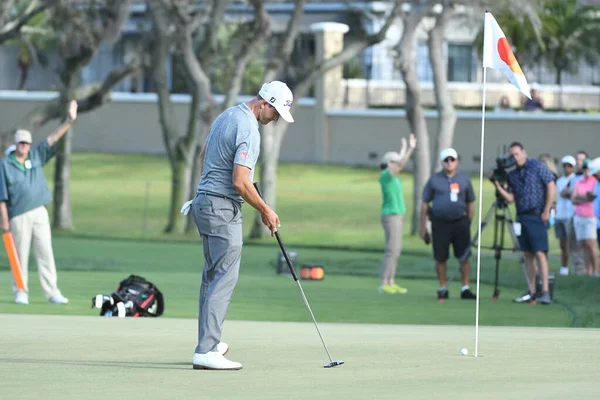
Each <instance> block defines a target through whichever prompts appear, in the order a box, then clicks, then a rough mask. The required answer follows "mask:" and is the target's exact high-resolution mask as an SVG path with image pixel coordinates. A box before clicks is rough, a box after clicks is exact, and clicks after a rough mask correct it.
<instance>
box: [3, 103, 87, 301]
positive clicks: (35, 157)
mask: <svg viewBox="0 0 600 400" xmlns="http://www.w3.org/2000/svg"><path fill="white" fill-rule="evenodd" d="M76 118H77V102H75V101H74V100H73V101H71V103H70V104H69V112H68V118H67V120H66V121H65V122H64V123H62V124H61V125H60V126H59V127H58V128H57V129H56V130H55V131H54V132H53V133H52V134H51V135H50V136H48V137H47V138H46V139H44V141H42V143H40V144H38V145H37V146H32V145H31V143H32V137H31V133H30V132H29V131H26V130H23V129H20V130H18V131H17V132H16V133H15V146H16V147H15V149H14V150H13V151H11V152H10V153H8V154H7V156H6V157H5V158H4V159H3V160H2V161H1V162H0V221H1V223H2V232H5V233H6V232H12V235H13V237H14V241H15V247H16V248H17V254H18V257H19V260H20V262H21V269H22V271H21V274H22V277H23V283H24V285H25V289H24V290H17V288H16V285H15V282H14V280H13V293H14V295H15V302H16V303H17V304H29V288H28V285H27V281H28V276H27V272H28V263H29V250H30V247H33V252H34V254H35V259H36V263H37V266H38V273H39V276H40V283H41V286H42V290H43V291H44V294H45V295H46V298H47V299H48V301H50V302H51V303H54V304H67V303H68V302H69V299H67V298H66V297H64V296H63V295H62V293H61V292H60V290H59V289H58V286H57V277H56V266H55V263H54V253H53V251H52V236H51V230H50V218H49V217H48V211H47V210H46V207H45V206H46V204H48V203H49V202H50V201H52V194H51V193H50V189H48V184H47V183H46V178H45V176H44V170H43V167H44V165H46V163H48V161H50V159H52V157H54V154H55V148H54V145H55V144H56V142H58V141H59V140H60V139H61V138H62V137H63V136H64V134H65V133H66V132H67V131H68V130H69V127H70V126H71V123H73V121H75V119H76Z"/></svg>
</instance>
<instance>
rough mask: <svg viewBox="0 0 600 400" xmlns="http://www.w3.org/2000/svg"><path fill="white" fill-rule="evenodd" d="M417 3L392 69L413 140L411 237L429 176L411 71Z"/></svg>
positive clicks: (422, 121)
mask: <svg viewBox="0 0 600 400" xmlns="http://www.w3.org/2000/svg"><path fill="white" fill-rule="evenodd" d="M417 4H418V2H417V1H414V0H413V2H412V5H413V7H412V10H414V12H413V11H412V10H411V14H410V15H409V16H408V18H405V19H404V27H403V31H402V38H401V39H400V43H399V44H398V46H397V50H398V58H397V60H396V65H397V67H398V69H399V70H400V72H402V79H403V80H404V83H405V85H406V117H407V119H408V124H409V126H410V129H411V131H412V132H413V133H414V134H415V136H416V138H417V148H416V149H415V158H416V162H415V171H414V174H413V181H414V187H413V217H412V221H411V228H410V232H411V234H412V235H415V234H417V233H418V232H419V227H420V218H421V205H422V201H421V194H422V193H423V187H424V186H425V183H426V182H427V179H428V178H429V176H430V174H431V155H430V153H429V132H428V130H427V123H426V121H425V114H424V112H423V107H422V105H421V87H420V85H419V80H418V78H417V73H416V70H415V57H416V55H415V48H414V43H415V31H416V29H417V26H418V25H419V23H420V21H421V19H422V17H423V13H422V12H419V11H417V9H418V7H415V5H417Z"/></svg>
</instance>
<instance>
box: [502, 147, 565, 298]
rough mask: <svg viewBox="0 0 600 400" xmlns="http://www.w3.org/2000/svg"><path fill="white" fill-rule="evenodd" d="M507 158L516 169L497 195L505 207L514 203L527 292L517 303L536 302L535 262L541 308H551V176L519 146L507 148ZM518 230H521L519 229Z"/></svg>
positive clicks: (548, 171) (546, 169) (554, 190)
mask: <svg viewBox="0 0 600 400" xmlns="http://www.w3.org/2000/svg"><path fill="white" fill-rule="evenodd" d="M510 154H511V155H512V156H513V157H514V158H515V161H516V164H517V168H516V169H514V170H513V171H511V172H510V173H509V174H508V190H505V189H504V188H503V187H502V185H500V183H498V181H496V182H495V184H496V188H497V189H498V192H499V193H500V194H501V195H502V197H504V199H505V200H506V201H507V202H508V203H515V205H516V209H517V222H516V223H515V233H516V234H517V236H518V238H519V247H520V249H521V251H522V252H523V256H524V257H525V263H526V265H527V280H528V285H529V290H528V292H526V293H525V294H524V295H523V296H521V297H519V298H516V299H515V301H516V302H517V303H524V302H527V303H534V304H535V302H536V289H535V286H536V285H535V275H536V271H535V261H537V264H538V266H539V268H540V275H541V277H542V296H541V298H540V301H541V303H542V304H550V303H551V301H552V300H551V298H550V293H549V291H548V259H547V257H546V253H547V252H548V231H547V225H546V224H547V223H548V220H549V219H550V209H551V208H552V204H553V202H554V197H555V195H556V185H555V183H554V175H553V174H552V172H550V170H549V169H548V167H546V165H545V164H544V163H543V162H541V161H540V160H536V159H529V158H527V152H526V151H525V149H524V148H523V145H522V144H521V143H519V142H513V143H511V145H510ZM519 228H520V229H519Z"/></svg>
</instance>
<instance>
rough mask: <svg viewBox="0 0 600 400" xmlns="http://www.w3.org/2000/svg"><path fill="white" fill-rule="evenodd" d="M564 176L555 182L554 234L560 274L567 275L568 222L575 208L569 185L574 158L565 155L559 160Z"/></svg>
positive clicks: (572, 174)
mask: <svg viewBox="0 0 600 400" xmlns="http://www.w3.org/2000/svg"><path fill="white" fill-rule="evenodd" d="M560 162H561V164H562V167H563V171H564V175H563V176H561V177H560V178H558V180H557V181H556V193H557V194H558V195H557V196H556V222H555V223H554V233H555V236H556V238H557V239H558V240H559V242H560V265H561V267H560V274H561V275H569V267H568V265H569V255H570V254H569V229H568V227H569V221H570V220H571V218H573V215H574V213H575V207H574V206H573V202H572V201H571V192H570V190H569V184H570V183H571V180H572V179H573V178H574V177H575V165H576V161H575V157H573V156H570V155H567V156H564V157H563V158H562V160H560Z"/></svg>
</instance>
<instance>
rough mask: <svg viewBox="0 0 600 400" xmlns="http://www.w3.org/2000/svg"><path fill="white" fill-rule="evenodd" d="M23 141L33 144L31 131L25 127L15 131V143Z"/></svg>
mask: <svg viewBox="0 0 600 400" xmlns="http://www.w3.org/2000/svg"><path fill="white" fill-rule="evenodd" d="M21 142H25V143H29V144H31V142H32V140H31V132H29V131H26V130H25V129H19V130H18V131H17V132H16V133H15V143H21Z"/></svg>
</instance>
